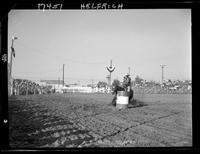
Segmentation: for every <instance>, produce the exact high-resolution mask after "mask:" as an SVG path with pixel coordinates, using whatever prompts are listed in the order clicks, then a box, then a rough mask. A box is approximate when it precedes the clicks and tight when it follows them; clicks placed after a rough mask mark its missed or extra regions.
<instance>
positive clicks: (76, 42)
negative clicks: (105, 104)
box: [8, 9, 191, 83]
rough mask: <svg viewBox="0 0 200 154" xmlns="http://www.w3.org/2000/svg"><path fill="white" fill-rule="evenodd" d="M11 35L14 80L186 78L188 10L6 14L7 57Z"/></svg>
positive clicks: (34, 11) (187, 62) (189, 11)
mask: <svg viewBox="0 0 200 154" xmlns="http://www.w3.org/2000/svg"><path fill="white" fill-rule="evenodd" d="M12 36H16V37H18V39H17V40H15V41H14V48H15V52H16V53H15V54H16V57H15V58H13V66H12V75H13V77H14V78H26V79H31V80H40V79H59V78H60V79H62V67H63V64H65V82H66V83H71V82H77V81H80V82H85V83H86V82H91V81H92V80H93V81H94V82H98V81H107V80H106V76H107V75H108V74H109V72H108V71H107V69H106V66H109V65H110V60H111V59H112V63H113V66H114V67H115V70H114V72H113V73H112V80H113V79H118V80H120V81H121V80H122V79H123V76H124V75H125V74H126V73H127V72H128V67H130V73H131V78H132V79H134V78H135V77H136V75H139V76H140V77H141V78H143V79H146V80H154V81H157V82H161V77H162V74H161V72H162V69H161V66H160V65H161V64H164V65H166V66H165V67H164V79H165V80H167V79H172V80H176V79H179V80H185V79H191V10H190V9H129V10H126V9H124V10H62V11H60V10H53V11H42V10H11V11H10V12H9V16H8V56H9V60H10V52H11V50H10V46H11V39H12Z"/></svg>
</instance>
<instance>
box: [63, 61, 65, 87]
mask: <svg viewBox="0 0 200 154" xmlns="http://www.w3.org/2000/svg"><path fill="white" fill-rule="evenodd" d="M64 78H65V64H63V86H64V85H65V81H64Z"/></svg>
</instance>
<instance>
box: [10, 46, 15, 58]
mask: <svg viewBox="0 0 200 154" xmlns="http://www.w3.org/2000/svg"><path fill="white" fill-rule="evenodd" d="M11 50H12V54H13V56H14V57H15V49H14V48H13V47H11Z"/></svg>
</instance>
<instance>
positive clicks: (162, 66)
mask: <svg viewBox="0 0 200 154" xmlns="http://www.w3.org/2000/svg"><path fill="white" fill-rule="evenodd" d="M160 66H161V68H162V85H163V81H164V67H165V66H166V65H160Z"/></svg>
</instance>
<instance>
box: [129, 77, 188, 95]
mask: <svg viewBox="0 0 200 154" xmlns="http://www.w3.org/2000/svg"><path fill="white" fill-rule="evenodd" d="M132 88H133V89H134V93H138V94H141V93H144V94H191V93H192V83H191V81H190V80H184V81H180V80H175V81H171V80H168V81H166V82H164V83H163V84H160V83H156V82H154V81H150V82H148V81H145V80H143V82H141V83H134V82H133V84H132Z"/></svg>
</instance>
